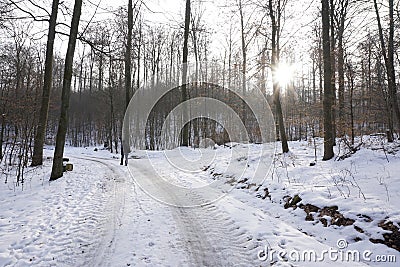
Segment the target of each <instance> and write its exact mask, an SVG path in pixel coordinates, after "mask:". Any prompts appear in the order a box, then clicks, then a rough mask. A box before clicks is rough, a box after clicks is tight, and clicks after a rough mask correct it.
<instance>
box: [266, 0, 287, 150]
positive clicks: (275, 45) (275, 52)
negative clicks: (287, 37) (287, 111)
mask: <svg viewBox="0 0 400 267" xmlns="http://www.w3.org/2000/svg"><path fill="white" fill-rule="evenodd" d="M278 9H280V5H278ZM269 15H270V18H271V22H272V57H271V70H272V82H273V91H274V92H273V94H274V104H275V111H276V112H275V115H276V117H277V118H276V120H277V122H276V123H277V124H278V126H279V133H280V139H281V142H282V151H283V153H287V152H289V146H288V142H287V137H286V131H285V124H284V121H283V114H282V105H281V99H280V94H281V93H280V86H279V83H278V82H277V81H276V68H277V66H278V64H279V25H277V20H279V18H276V16H275V13H274V10H273V3H272V0H269ZM278 16H280V11H278ZM277 128H278V127H277Z"/></svg>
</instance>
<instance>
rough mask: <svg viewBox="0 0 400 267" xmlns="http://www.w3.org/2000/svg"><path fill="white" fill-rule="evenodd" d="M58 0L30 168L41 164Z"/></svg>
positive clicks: (49, 34) (50, 24) (53, 11)
mask: <svg viewBox="0 0 400 267" xmlns="http://www.w3.org/2000/svg"><path fill="white" fill-rule="evenodd" d="M58 3H59V0H53V4H52V8H51V15H50V21H49V32H48V37H47V45H46V60H45V69H44V84H43V92H42V103H41V107H40V113H39V121H38V127H37V130H36V136H35V141H34V145H33V155H32V166H38V165H42V164H43V145H44V139H45V135H46V125H47V118H48V113H49V102H50V91H51V85H52V77H53V48H54V39H55V35H56V22H57V13H58Z"/></svg>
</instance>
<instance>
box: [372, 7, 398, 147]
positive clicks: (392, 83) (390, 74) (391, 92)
mask: <svg viewBox="0 0 400 267" xmlns="http://www.w3.org/2000/svg"><path fill="white" fill-rule="evenodd" d="M374 7H375V13H376V17H377V22H378V30H379V40H380V43H381V49H382V54H383V58H384V60H385V66H386V75H387V78H388V102H389V112H388V116H389V117H390V118H389V121H391V120H392V112H393V111H394V114H395V115H396V118H397V124H398V127H399V126H400V110H399V105H398V101H397V89H396V74H395V68H394V19H393V0H389V40H388V48H387V52H386V45H385V40H384V36H383V29H382V24H381V19H380V16H379V10H378V4H377V2H376V0H374ZM389 127H390V129H389V132H391V133H393V131H394V129H393V124H391V125H389ZM388 139H389V140H392V139H393V138H392V137H388Z"/></svg>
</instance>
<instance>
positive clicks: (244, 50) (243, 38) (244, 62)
mask: <svg viewBox="0 0 400 267" xmlns="http://www.w3.org/2000/svg"><path fill="white" fill-rule="evenodd" d="M239 13H240V33H241V42H242V94H243V96H244V95H245V94H246V79H247V77H246V76H247V47H246V36H245V32H244V31H245V29H244V15H243V5H242V1H241V0H239ZM241 109H242V110H241V114H240V115H241V119H242V122H243V124H244V125H245V126H247V125H246V121H247V120H246V104H245V102H244V101H243V103H242V107H241Z"/></svg>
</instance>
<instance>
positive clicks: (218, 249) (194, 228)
mask: <svg viewBox="0 0 400 267" xmlns="http://www.w3.org/2000/svg"><path fill="white" fill-rule="evenodd" d="M140 162H141V161H140V160H136V161H135V162H134V163H130V166H131V167H133V169H134V170H136V171H137V172H139V173H140V175H144V176H145V177H146V178H148V179H147V181H148V182H149V183H153V186H154V187H155V188H156V189H157V190H158V191H159V193H160V194H165V195H168V198H169V199H172V200H174V199H175V200H177V199H179V198H180V199H179V201H177V202H175V203H182V199H184V198H188V197H189V198H193V199H197V200H201V199H202V197H201V196H199V195H196V194H193V195H190V196H187V195H185V196H183V195H179V192H172V191H169V190H168V189H167V188H163V186H162V185H161V184H159V183H157V182H156V181H154V180H153V179H152V177H151V170H148V169H147V168H148V167H147V168H146V165H145V164H140ZM136 175H138V174H136ZM172 203H173V202H172ZM169 209H170V210H171V212H172V214H173V218H174V220H175V223H176V225H177V227H178V229H179V232H180V236H181V239H182V244H181V245H182V246H183V247H182V249H183V250H184V251H186V253H187V254H188V255H189V259H190V260H191V264H190V265H191V266H252V265H254V262H255V259H254V258H253V257H251V255H256V254H255V253H252V251H251V250H252V249H253V248H254V245H253V241H252V238H251V237H249V236H247V235H246V232H244V231H241V229H240V227H239V226H237V225H235V223H234V221H233V220H232V219H230V217H229V215H228V214H226V213H224V212H223V211H222V210H220V209H219V208H218V207H217V206H216V205H214V204H208V205H204V206H201V207H192V208H180V207H173V206H169Z"/></svg>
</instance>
